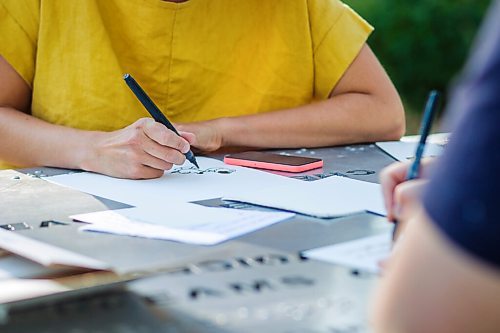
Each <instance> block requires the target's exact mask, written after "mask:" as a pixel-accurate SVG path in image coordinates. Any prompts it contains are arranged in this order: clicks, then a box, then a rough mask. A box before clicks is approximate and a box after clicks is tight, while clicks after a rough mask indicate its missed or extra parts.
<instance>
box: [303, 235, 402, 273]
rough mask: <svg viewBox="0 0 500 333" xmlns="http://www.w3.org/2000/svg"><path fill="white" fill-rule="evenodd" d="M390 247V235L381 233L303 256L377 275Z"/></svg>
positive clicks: (311, 251) (305, 253)
mask: <svg viewBox="0 0 500 333" xmlns="http://www.w3.org/2000/svg"><path fill="white" fill-rule="evenodd" d="M391 247H392V240H391V233H383V234H380V235H376V236H371V237H366V238H361V239H356V240H353V241H349V242H344V243H339V244H335V245H330V246H325V247H320V248H317V249H313V250H309V251H305V252H304V255H305V256H306V257H307V258H310V259H317V260H321V261H326V262H329V263H333V264H338V265H342V266H348V267H352V268H356V269H360V270H363V271H367V272H370V273H379V271H380V267H379V263H380V261H381V260H384V259H386V258H388V257H389V255H390V253H391Z"/></svg>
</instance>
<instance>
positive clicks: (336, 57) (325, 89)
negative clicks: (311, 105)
mask: <svg viewBox="0 0 500 333" xmlns="http://www.w3.org/2000/svg"><path fill="white" fill-rule="evenodd" d="M308 6H309V19H310V26H311V38H312V46H313V55H314V97H315V98H316V99H326V98H328V95H329V94H330V92H331V91H332V89H333V88H334V87H335V86H336V85H337V83H338V81H339V80H340V78H341V77H342V75H343V74H344V72H345V71H346V70H347V68H348V67H349V65H350V64H351V63H352V62H353V60H354V59H355V58H356V56H357V55H358V53H359V51H360V50H361V48H362V46H363V45H364V44H365V42H366V40H367V39H368V36H369V35H370V34H371V32H372V31H373V27H372V26H371V25H370V24H368V23H367V22H366V21H365V20H364V19H363V18H361V17H360V16H359V15H358V14H357V13H356V12H354V11H353V10H352V9H351V8H350V7H348V6H347V5H345V4H344V3H342V2H341V1H339V0H309V2H308Z"/></svg>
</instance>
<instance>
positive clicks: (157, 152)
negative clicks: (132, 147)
mask: <svg viewBox="0 0 500 333" xmlns="http://www.w3.org/2000/svg"><path fill="white" fill-rule="evenodd" d="M142 149H143V150H144V152H146V153H147V154H148V155H150V156H151V157H154V159H156V160H160V161H162V163H160V162H159V161H158V162H157V163H155V165H151V164H148V163H145V164H147V165H151V166H161V165H169V167H168V168H164V169H163V170H168V169H170V168H171V167H172V164H177V165H181V164H184V162H185V161H186V156H184V154H182V153H181V152H180V151H178V150H176V149H173V148H170V147H167V146H162V145H161V144H159V143H158V142H156V141H153V140H151V139H150V138H149V137H146V139H145V140H144V142H143V143H142ZM165 163H166V164H165Z"/></svg>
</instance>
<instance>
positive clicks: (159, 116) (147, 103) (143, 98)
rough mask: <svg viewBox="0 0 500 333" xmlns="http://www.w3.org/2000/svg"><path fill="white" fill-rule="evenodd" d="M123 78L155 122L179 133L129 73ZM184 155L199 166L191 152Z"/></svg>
mask: <svg viewBox="0 0 500 333" xmlns="http://www.w3.org/2000/svg"><path fill="white" fill-rule="evenodd" d="M123 79H124V80H125V83H127V85H128V86H129V88H130V90H132V92H133V93H134V95H135V96H136V97H137V99H139V101H140V102H141V103H142V105H143V106H144V107H145V108H146V110H147V111H148V112H149V114H150V115H151V116H152V117H153V119H154V120H156V121H157V122H159V123H161V124H163V125H165V126H166V127H167V128H168V129H169V130H171V131H172V132H174V133H175V134H177V135H179V136H180V134H179V132H177V130H176V129H175V127H174V126H173V125H172V123H171V122H170V121H169V120H168V119H167V117H165V115H164V114H163V113H162V112H161V111H160V109H159V108H158V107H157V106H156V104H155V103H154V102H153V100H151V98H149V96H148V95H147V94H146V92H145V91H144V90H143V89H142V88H141V86H140V85H139V84H138V83H137V81H135V80H134V78H133V77H132V76H131V75H130V74H125V75H124V76H123ZM184 155H185V156H186V159H187V160H188V161H189V162H191V163H192V164H193V165H195V166H196V167H197V168H199V166H198V163H197V161H196V157H195V156H194V154H193V152H192V151H191V150H189V151H188V152H187V153H185V154H184Z"/></svg>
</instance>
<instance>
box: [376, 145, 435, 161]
mask: <svg viewBox="0 0 500 333" xmlns="http://www.w3.org/2000/svg"><path fill="white" fill-rule="evenodd" d="M417 145H418V142H403V141H387V142H377V146H378V147H379V148H380V149H382V150H384V151H385V152H386V153H387V154H389V155H391V156H392V157H394V158H395V159H396V160H398V161H407V160H411V159H413V158H414V157H415V150H416V149H417ZM443 150H444V147H443V146H440V145H438V144H435V143H427V144H426V145H425V149H424V154H423V157H430V156H439V155H441V154H442V153H443Z"/></svg>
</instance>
